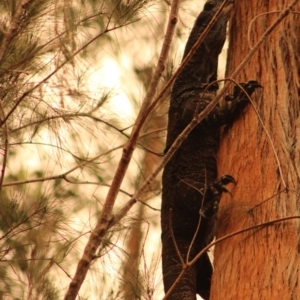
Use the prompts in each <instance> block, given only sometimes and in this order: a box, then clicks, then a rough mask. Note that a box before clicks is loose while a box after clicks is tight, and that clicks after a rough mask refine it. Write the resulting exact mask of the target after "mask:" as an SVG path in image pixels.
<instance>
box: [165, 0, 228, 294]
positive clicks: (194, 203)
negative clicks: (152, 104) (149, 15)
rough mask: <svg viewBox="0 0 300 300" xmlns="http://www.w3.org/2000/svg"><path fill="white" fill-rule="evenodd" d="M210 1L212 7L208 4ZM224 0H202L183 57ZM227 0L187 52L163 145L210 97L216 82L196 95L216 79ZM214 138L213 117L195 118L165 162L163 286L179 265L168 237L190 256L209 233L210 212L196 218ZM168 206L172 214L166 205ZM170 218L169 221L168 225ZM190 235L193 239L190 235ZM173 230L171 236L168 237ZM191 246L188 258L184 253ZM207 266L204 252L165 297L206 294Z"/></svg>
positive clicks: (210, 176) (213, 173) (213, 171)
mask: <svg viewBox="0 0 300 300" xmlns="http://www.w3.org/2000/svg"><path fill="white" fill-rule="evenodd" d="M211 2H212V3H214V6H213V8H212V9H211V7H209V5H210V3H211ZM222 2H223V1H207V3H206V4H205V6H204V10H203V12H202V13H201V14H200V15H199V16H198V18H197V20H196V22H195V25H194V27H193V29H192V32H191V35H190V37H189V40H188V42H187V46H186V49H185V53H184V57H185V56H186V55H187V53H188V52H189V50H190V49H191V47H192V46H193V44H194V43H195V42H196V41H197V39H198V38H199V36H200V35H201V33H202V32H203V31H204V29H205V27H206V26H207V24H208V23H209V21H210V20H211V19H212V17H213V15H214V14H215V12H216V11H217V10H218V8H219V7H220V5H221V3H222ZM230 8H231V5H229V6H227V7H226V9H224V11H223V13H222V15H221V16H220V17H219V18H218V20H217V21H216V23H215V25H214V26H213V28H212V29H211V30H210V32H209V33H208V35H207V36H206V38H205V39H204V42H203V43H202V44H201V45H200V46H199V48H198V50H197V51H196V52H195V54H194V55H193V56H192V57H191V59H190V61H189V62H188V63H187V65H186V66H185V67H184V68H183V70H182V72H181V73H180V74H179V75H178V77H177V78H176V80H175V82H174V85H173V88H172V92H171V102H170V108H169V123H168V133H167V145H166V151H167V150H168V148H169V147H170V146H171V145H172V143H173V142H174V140H175V139H176V137H177V136H178V135H179V134H180V133H181V132H182V131H183V129H184V128H185V127H186V126H187V125H188V124H189V123H190V121H191V120H192V118H193V116H194V114H195V113H196V112H200V111H201V110H203V109H204V108H205V107H206V105H207V104H208V103H209V102H210V101H211V100H212V99H213V98H214V97H215V95H216V91H217V89H218V86H217V85H212V86H211V87H210V89H209V91H208V92H207V93H206V94H205V95H204V96H203V95H202V96H201V97H200V94H201V93H203V91H204V89H205V87H206V86H207V84H208V83H210V82H212V81H214V80H215V79H216V73H217V66H218V56H219V54H220V52H221V50H222V47H223V43H224V41H225V38H226V24H227V21H228V17H229V11H230ZM218 142H219V126H218V125H217V124H215V123H214V122H210V123H208V122H206V123H205V124H204V125H203V124H199V125H198V126H197V127H196V128H195V129H194V130H193V131H192V132H191V133H190V135H189V136H188V137H187V138H186V140H185V141H184V142H183V143H182V145H181V147H180V148H179V149H178V150H177V152H176V153H175V154H174V155H173V157H172V158H171V159H170V161H169V162H168V163H167V164H166V166H165V169H164V172H163V191H162V212H161V226H162V244H163V248H162V263H163V280H164V287H165V291H166V292H167V291H168V289H169V288H170V287H171V286H172V284H173V283H174V281H175V280H176V278H177V276H178V275H179V273H180V271H181V270H182V268H183V265H182V263H181V261H180V258H179V256H178V254H177V251H176V247H175V245H174V241H173V237H174V238H175V240H176V244H177V246H178V250H179V252H180V256H181V257H182V259H183V260H184V261H187V260H191V259H192V258H193V257H195V255H196V254H197V253H198V252H199V251H200V250H201V249H202V248H203V247H204V246H205V245H206V244H207V243H208V242H210V241H211V239H212V238H213V232H214V230H213V229H214V223H215V222H214V221H215V219H214V217H212V218H211V219H204V218H202V220H201V226H200V229H199V230H198V231H197V226H198V222H199V210H200V208H201V204H202V202H205V201H204V200H203V198H204V196H203V192H204V191H205V189H206V187H207V186H208V184H211V183H212V182H214V180H215V179H216V177H217V168H216V152H217V149H218ZM171 208H172V214H171V213H170V209H171ZM170 224H171V227H172V228H170ZM194 235H195V241H194V243H193V244H192V240H193V237H194ZM172 236H173V237H172ZM188 252H190V255H189V258H187V254H188ZM211 275H212V266H211V263H210V261H209V258H208V255H207V253H206V254H205V255H204V256H203V257H202V258H201V259H200V260H199V261H198V263H197V265H195V266H193V267H192V268H190V269H189V270H188V271H187V272H186V273H185V276H184V277H183V279H182V280H181V281H180V282H179V284H177V286H176V287H175V289H174V291H173V292H172V294H171V296H170V297H169V299H172V300H177V299H178V300H179V299H180V300H185V299H189V300H191V299H196V293H198V294H200V295H201V296H202V297H203V298H205V299H208V298H209V290H210V278H211Z"/></svg>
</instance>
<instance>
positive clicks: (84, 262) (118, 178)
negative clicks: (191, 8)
mask: <svg viewBox="0 0 300 300" xmlns="http://www.w3.org/2000/svg"><path fill="white" fill-rule="evenodd" d="M179 3H180V1H179V0H173V2H172V5H171V10H170V15H169V21H168V26H167V30H166V35H165V38H164V42H163V45H162V49H161V53H160V56H159V60H158V64H157V67H156V70H155V72H154V75H153V77H152V80H151V82H150V85H149V88H148V91H147V93H146V96H145V99H144V101H143V103H142V107H141V109H140V112H139V114H138V116H137V119H136V122H135V125H134V127H133V130H132V133H131V136H130V138H129V141H128V142H127V144H126V145H125V146H124V149H123V155H122V157H121V159H120V162H119V165H118V167H117V170H116V172H115V176H114V178H113V181H112V186H111V188H110V189H109V191H108V194H107V197H106V200H105V204H104V206H103V210H102V213H101V216H100V218H99V219H98V222H97V225H96V227H95V229H94V230H93V232H92V234H91V236H90V238H89V241H88V243H87V245H86V247H85V249H84V253H83V256H82V258H81V259H80V261H79V263H78V265H77V270H76V273H75V275H74V278H73V280H72V281H71V283H70V286H69V289H68V291H67V293H66V295H65V300H72V299H75V298H76V296H77V294H78V292H79V289H80V287H81V285H82V283H83V281H84V278H85V276H86V274H87V272H88V270H89V267H90V264H91V262H92V260H93V259H94V255H95V252H96V250H97V248H98V247H99V245H100V243H101V241H102V238H103V236H104V234H105V232H106V230H107V228H108V227H109V224H110V222H111V219H112V216H111V214H112V210H113V207H114V203H115V200H116V197H117V194H118V192H119V189H120V186H121V183H122V181H123V178H124V176H125V173H126V171H127V168H128V164H129V162H130V160H131V157H132V153H133V151H134V148H135V146H136V144H137V140H138V136H139V131H140V129H141V126H142V124H143V123H144V122H145V117H144V115H145V112H146V111H147V109H148V107H149V106H150V103H151V101H152V99H153V97H154V95H155V93H156V91H157V87H158V84H159V80H160V78H161V75H162V73H163V71H164V69H165V64H166V60H167V57H168V55H169V52H170V47H171V42H172V39H173V36H174V33H175V27H176V23H177V15H178V11H179Z"/></svg>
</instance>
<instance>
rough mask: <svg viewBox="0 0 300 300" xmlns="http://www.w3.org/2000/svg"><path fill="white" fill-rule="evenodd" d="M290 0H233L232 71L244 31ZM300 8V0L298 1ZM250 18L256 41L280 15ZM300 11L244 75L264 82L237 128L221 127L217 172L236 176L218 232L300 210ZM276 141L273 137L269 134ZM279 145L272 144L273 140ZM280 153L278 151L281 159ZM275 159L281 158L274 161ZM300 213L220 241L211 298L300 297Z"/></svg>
mask: <svg viewBox="0 0 300 300" xmlns="http://www.w3.org/2000/svg"><path fill="white" fill-rule="evenodd" d="M290 3H291V1H290V0H281V1H278V0H263V1H262V0H255V1H236V3H235V8H234V11H235V13H234V16H233V20H232V23H231V27H230V46H229V52H228V53H229V54H228V66H227V68H228V69H227V75H228V76H230V74H232V72H233V71H234V70H235V68H236V67H237V66H238V64H239V63H240V62H241V61H242V60H243V58H244V57H245V56H246V54H247V53H248V52H249V43H248V41H247V31H248V28H249V24H250V22H251V20H252V19H253V18H254V17H255V16H257V15H259V14H262V13H266V12H274V11H280V10H282V9H284V8H286V7H287V6H288V5H289V4H290ZM294 10H295V11H298V12H299V11H300V3H299V2H298V4H297V5H296V6H295V7H294ZM278 15H279V13H270V14H265V15H262V16H260V17H258V18H257V19H256V20H254V21H253V23H252V27H251V31H250V35H249V39H250V44H251V45H252V46H253V45H254V44H255V43H256V41H257V40H258V39H259V38H260V37H261V36H262V35H263V33H264V32H265V30H266V29H267V28H268V26H270V25H271V24H272V23H273V22H274V20H275V19H276V18H277V17H278ZM299 49H300V15H299V14H292V13H290V14H289V15H288V16H287V17H286V18H285V19H284V20H283V22H282V23H281V24H280V25H279V26H278V27H277V28H276V29H275V31H273V33H272V34H271V35H270V36H269V37H268V39H267V40H266V41H265V43H264V45H263V46H262V47H261V48H260V49H259V50H258V52H257V53H256V54H255V55H254V57H253V58H252V60H251V61H250V62H249V63H248V64H247V66H246V67H245V69H244V71H243V72H242V73H241V74H240V75H239V78H238V79H237V81H238V82H243V81H248V80H250V79H256V80H257V81H259V82H260V83H261V85H262V86H263V87H264V89H263V90H262V91H259V92H256V94H255V95H253V96H252V99H253V102H254V103H255V106H256V107H257V110H258V112H259V116H260V118H261V120H262V122H263V124H264V126H265V129H264V128H263V126H262V123H261V122H260V120H259V119H258V117H257V115H256V114H255V111H254V109H253V107H252V106H251V105H249V107H248V108H247V109H246V110H245V114H244V115H243V117H241V118H240V120H238V121H237V122H236V123H234V125H233V126H232V128H231V129H230V130H228V131H225V130H224V132H223V135H222V142H221V147H220V151H219V157H218V163H219V166H218V168H219V173H220V174H231V175H232V176H233V177H235V178H236V179H237V181H238V183H237V185H236V187H234V188H232V197H231V196H230V195H229V194H227V195H224V196H223V198H222V200H221V206H220V212H219V216H218V219H219V223H218V233H217V234H218V236H217V237H222V236H224V235H226V234H228V233H231V232H234V231H237V230H239V229H242V228H246V227H249V226H253V225H257V224H260V223H263V222H266V221H269V220H274V219H277V218H282V217H286V216H293V215H300V200H299V191H300V180H299V173H300V117H299V114H300V101H299V93H300V82H299V74H300V50H299ZM266 131H267V133H268V134H269V135H270V138H271V140H270V139H269V138H268V136H267V133H266ZM272 145H273V146H274V148H273V147H272ZM276 156H277V158H276ZM277 159H278V161H277ZM299 252H300V220H299V219H293V220H289V221H285V222H282V223H276V224H275V225H271V226H267V227H263V228H260V229H255V230H250V231H248V232H246V233H243V234H240V235H237V236H235V237H233V238H230V239H228V240H226V241H224V242H221V243H220V244H218V245H217V246H216V249H215V258H214V265H215V271H214V277H213V284H212V292H211V300H214V299H224V300H225V299H226V300H227V299H299V297H300V296H299V295H300V282H299V278H300V255H299Z"/></svg>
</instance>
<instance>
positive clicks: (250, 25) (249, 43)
mask: <svg viewBox="0 0 300 300" xmlns="http://www.w3.org/2000/svg"><path fill="white" fill-rule="evenodd" d="M281 12H282V10H274V11H267V12H264V13H261V14H258V15H257V16H255V17H254V18H253V19H252V20H251V22H250V24H249V27H248V32H247V39H248V45H249V48H250V49H252V48H253V47H252V44H251V41H250V35H251V30H252V25H253V23H254V21H255V20H256V19H258V18H260V17H262V16H265V15H269V14H279V13H281ZM290 13H291V14H300V12H297V11H291V12H290Z"/></svg>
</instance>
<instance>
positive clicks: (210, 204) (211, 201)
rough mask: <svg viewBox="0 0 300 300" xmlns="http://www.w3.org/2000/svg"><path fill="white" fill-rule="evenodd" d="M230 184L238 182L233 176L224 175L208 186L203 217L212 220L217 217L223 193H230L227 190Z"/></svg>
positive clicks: (201, 213) (201, 211) (201, 210)
mask: <svg viewBox="0 0 300 300" xmlns="http://www.w3.org/2000/svg"><path fill="white" fill-rule="evenodd" d="M229 183H234V184H236V180H235V179H234V178H233V177H232V176H231V175H223V176H222V177H220V178H218V179H216V180H215V181H214V182H213V183H212V184H210V185H209V186H208V188H207V190H206V192H205V195H204V204H203V207H202V208H201V209H200V215H201V216H202V217H204V218H207V219H210V218H212V217H213V216H214V215H216V213H217V212H218V209H219V203H220V199H221V196H222V193H223V192H224V193H229V191H228V190H227V188H226V185H227V184H229Z"/></svg>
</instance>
